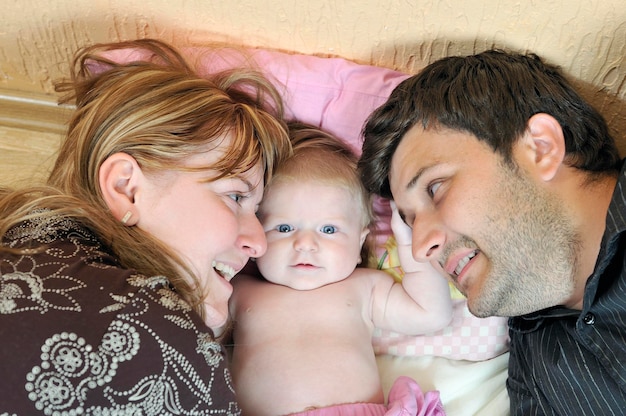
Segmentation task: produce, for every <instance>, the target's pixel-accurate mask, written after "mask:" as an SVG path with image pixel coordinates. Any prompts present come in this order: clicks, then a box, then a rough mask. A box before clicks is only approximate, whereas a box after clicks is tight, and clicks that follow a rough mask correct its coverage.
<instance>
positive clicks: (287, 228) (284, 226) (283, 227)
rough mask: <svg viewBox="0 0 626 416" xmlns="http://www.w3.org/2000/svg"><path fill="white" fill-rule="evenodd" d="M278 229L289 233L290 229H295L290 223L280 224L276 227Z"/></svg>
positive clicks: (280, 231)
mask: <svg viewBox="0 0 626 416" xmlns="http://www.w3.org/2000/svg"><path fill="white" fill-rule="evenodd" d="M276 231H278V232H279V233H288V232H289V231H293V227H292V226H291V225H289V224H280V225H279V226H278V227H276Z"/></svg>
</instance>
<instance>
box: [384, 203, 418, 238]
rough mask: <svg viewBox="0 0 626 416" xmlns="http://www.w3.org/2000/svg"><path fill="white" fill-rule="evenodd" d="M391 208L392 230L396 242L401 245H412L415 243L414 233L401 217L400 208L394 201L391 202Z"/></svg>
mask: <svg viewBox="0 0 626 416" xmlns="http://www.w3.org/2000/svg"><path fill="white" fill-rule="evenodd" d="M389 205H390V206H391V230H392V231H393V235H394V237H395V238H396V242H397V243H398V244H400V245H411V243H412V241H413V236H412V234H413V232H412V230H411V227H409V226H408V225H407V224H406V223H405V222H404V221H403V220H402V218H401V217H400V213H399V212H398V207H397V206H396V204H395V203H394V202H393V201H390V202H389Z"/></svg>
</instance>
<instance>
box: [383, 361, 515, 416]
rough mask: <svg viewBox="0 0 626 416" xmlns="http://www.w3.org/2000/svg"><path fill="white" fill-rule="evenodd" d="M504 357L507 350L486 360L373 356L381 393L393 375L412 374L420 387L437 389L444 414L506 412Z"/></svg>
mask: <svg viewBox="0 0 626 416" xmlns="http://www.w3.org/2000/svg"><path fill="white" fill-rule="evenodd" d="M508 361H509V354H508V353H505V354H502V355H499V356H498V357H495V358H492V359H490V360H486V361H463V360H451V359H448V358H442V357H435V356H425V357H397V356H391V355H380V356H378V357H377V362H378V366H379V372H380V377H381V380H382V383H383V388H384V390H385V394H387V393H388V392H389V389H390V388H391V385H392V384H393V382H394V380H395V379H396V378H397V377H399V376H401V375H405V376H409V377H412V378H413V379H415V381H417V382H418V384H419V385H420V387H421V389H422V390H423V391H428V390H439V392H440V394H441V401H442V402H443V405H444V408H445V410H446V413H447V415H448V416H508V415H509V414H510V412H509V396H508V394H507V392H506V386H505V382H506V378H507V366H508Z"/></svg>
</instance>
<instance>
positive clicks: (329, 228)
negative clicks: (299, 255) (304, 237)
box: [322, 225, 337, 234]
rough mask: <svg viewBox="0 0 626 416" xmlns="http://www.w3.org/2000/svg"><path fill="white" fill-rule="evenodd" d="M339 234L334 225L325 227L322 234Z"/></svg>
mask: <svg viewBox="0 0 626 416" xmlns="http://www.w3.org/2000/svg"><path fill="white" fill-rule="evenodd" d="M336 232H337V227H335V226H334V225H325V226H323V227H322V233H324V234H335V233H336Z"/></svg>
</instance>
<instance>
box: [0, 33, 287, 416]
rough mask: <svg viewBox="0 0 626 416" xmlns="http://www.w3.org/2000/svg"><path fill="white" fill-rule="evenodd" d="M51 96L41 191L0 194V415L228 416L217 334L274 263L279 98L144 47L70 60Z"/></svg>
mask: <svg viewBox="0 0 626 416" xmlns="http://www.w3.org/2000/svg"><path fill="white" fill-rule="evenodd" d="M125 49H132V50H141V51H142V54H141V55H142V56H143V58H142V59H141V60H140V61H137V62H130V63H126V64H117V63H115V62H114V61H113V60H110V59H107V58H106V56H112V54H115V51H119V50H125ZM57 90H58V91H60V92H69V95H68V96H67V97H65V99H64V101H68V100H70V99H74V101H75V103H76V111H75V112H74V115H73V117H72V119H71V121H70V125H69V129H68V133H67V138H66V140H65V141H64V143H63V144H62V146H61V149H60V151H59V155H58V158H57V160H56V163H55V165H54V167H53V169H52V172H51V173H50V176H49V179H48V181H47V184H46V186H43V187H38V188H33V189H24V190H16V191H9V190H3V191H2V192H1V193H0V236H1V238H2V240H1V241H2V245H1V246H0V270H1V272H2V280H1V287H0V328H2V339H3V341H2V343H0V356H1V357H2V361H3V365H2V369H1V370H0V397H2V398H3V399H2V401H1V403H0V413H3V412H7V413H9V414H12V413H15V414H33V413H35V412H42V413H45V414H52V413H55V412H57V413H58V414H80V413H85V414H154V415H157V414H158V415H163V414H191V413H193V414H238V413H239V409H238V406H237V404H236V402H235V399H234V394H233V391H232V385H231V380H230V374H229V371H228V369H227V367H226V360H225V354H224V350H223V348H222V346H221V345H220V344H219V343H218V342H216V340H215V332H214V331H213V330H212V329H215V328H219V327H221V326H223V325H224V324H225V323H226V322H227V318H228V299H229V297H230V295H231V293H232V286H231V285H230V283H229V281H230V280H231V279H232V277H233V276H234V275H235V274H236V273H237V272H238V271H239V270H241V269H242V268H243V267H244V265H245V264H246V262H247V261H248V259H249V258H250V257H258V256H260V255H262V254H263V253H264V252H265V249H266V242H265V236H264V233H263V230H262V228H261V226H260V224H259V222H258V220H257V218H256V215H255V211H256V208H257V206H258V204H259V203H260V201H261V197H262V194H263V186H264V183H265V182H266V181H267V180H268V178H269V176H270V175H271V172H272V169H273V167H274V166H275V165H276V164H277V163H279V162H280V161H281V160H282V159H284V158H285V157H286V156H287V155H288V154H289V153H290V151H291V148H290V144H289V139H288V136H287V133H286V130H285V127H284V125H283V123H282V122H281V121H279V120H280V116H281V114H282V103H281V100H280V97H279V95H278V93H277V92H276V91H275V90H274V88H273V87H272V85H271V84H270V83H269V82H268V81H267V80H265V79H264V78H263V77H262V76H260V75H259V74H257V73H255V72H251V71H245V70H233V71H229V72H227V73H221V74H216V75H213V76H210V77H205V78H201V77H199V76H198V75H196V74H195V73H194V71H193V70H192V69H191V68H190V67H189V66H188V65H187V64H186V63H185V61H184V59H183V58H182V57H181V56H180V55H179V54H178V53H177V52H176V51H175V50H174V49H173V48H171V47H169V46H168V45H166V44H163V43H161V42H159V41H154V40H141V41H134V42H126V43H118V44H108V45H96V46H93V47H90V48H86V49H84V50H82V51H80V52H79V53H78V54H77V56H76V58H75V60H74V66H73V70H72V71H71V80H70V81H67V82H64V83H60V84H58V85H57Z"/></svg>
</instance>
